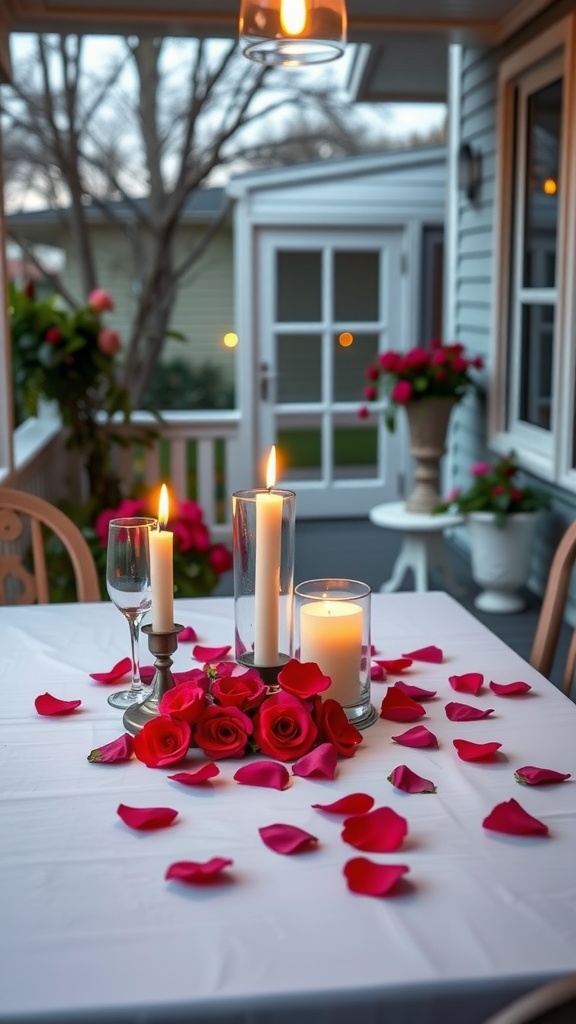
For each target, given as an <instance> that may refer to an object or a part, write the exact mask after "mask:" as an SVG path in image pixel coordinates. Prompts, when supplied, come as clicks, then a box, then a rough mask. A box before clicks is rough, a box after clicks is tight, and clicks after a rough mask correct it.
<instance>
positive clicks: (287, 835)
mask: <svg viewBox="0 0 576 1024" xmlns="http://www.w3.org/2000/svg"><path fill="white" fill-rule="evenodd" d="M258 832H259V833H260V838H261V839H262V842H263V843H265V845H266V846H268V847H269V848H270V849H271V850H274V853H285V854H290V853H298V852H299V851H301V850H307V849H311V848H314V847H316V846H317V845H318V840H317V838H316V836H313V835H311V834H310V832H305V831H304V829H302V828H296V826H295V825H281V824H275V825H265V826H264V827H263V828H259V829H258Z"/></svg>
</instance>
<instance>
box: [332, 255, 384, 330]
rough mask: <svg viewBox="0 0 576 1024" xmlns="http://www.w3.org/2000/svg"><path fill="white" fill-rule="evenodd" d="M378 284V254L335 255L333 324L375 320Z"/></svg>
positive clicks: (378, 307)
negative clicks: (334, 322) (335, 321)
mask: <svg viewBox="0 0 576 1024" xmlns="http://www.w3.org/2000/svg"><path fill="white" fill-rule="evenodd" d="M379 280H380V253H379V252H358V251H356V252H335V253H334V320H338V321H340V322H345V321H346V320H362V321H366V320H378V319H379V309H380V303H379V301H378V300H379Z"/></svg>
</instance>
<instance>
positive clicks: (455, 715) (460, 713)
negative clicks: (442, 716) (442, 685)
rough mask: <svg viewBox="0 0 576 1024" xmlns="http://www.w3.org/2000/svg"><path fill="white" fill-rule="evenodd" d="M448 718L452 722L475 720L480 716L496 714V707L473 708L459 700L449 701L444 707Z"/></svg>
mask: <svg viewBox="0 0 576 1024" xmlns="http://www.w3.org/2000/svg"><path fill="white" fill-rule="evenodd" d="M444 711H445V712H446V718H448V719H449V720H450V721H451V722H475V721H477V720H479V719H480V718H488V717H489V716H490V715H493V714H494V708H485V709H484V710H482V708H473V707H472V706H471V705H470V704H459V703H458V701H455V700H452V701H449V702H448V704H447V705H446V707H445V708H444Z"/></svg>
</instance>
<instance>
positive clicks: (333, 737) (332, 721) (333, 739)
mask: <svg viewBox="0 0 576 1024" xmlns="http://www.w3.org/2000/svg"><path fill="white" fill-rule="evenodd" d="M319 713H320V720H319V728H320V736H321V738H322V739H323V740H325V741H326V742H327V743H332V744H333V746H335V747H336V750H337V751H338V753H339V754H340V755H341V757H354V754H355V753H356V747H357V746H358V744H359V743H362V739H363V736H362V733H361V732H359V731H358V729H357V728H356V726H355V725H352V724H351V722H349V721H348V719H347V717H346V712H345V711H344V708H343V707H342V705H341V704H339V703H338V701H336V700H332V698H331V697H328V699H327V700H325V701H323V702H322V704H321V705H320V709H319Z"/></svg>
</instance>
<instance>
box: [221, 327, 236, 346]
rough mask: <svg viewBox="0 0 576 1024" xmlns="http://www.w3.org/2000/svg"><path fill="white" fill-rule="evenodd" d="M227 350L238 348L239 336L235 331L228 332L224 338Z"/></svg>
mask: <svg viewBox="0 0 576 1024" xmlns="http://www.w3.org/2000/svg"><path fill="white" fill-rule="evenodd" d="M222 341H223V342H224V345H225V347H226V348H236V345H237V344H238V335H237V334H234V332H233V331H228V332H227V333H226V334H225V335H224V337H223V338H222Z"/></svg>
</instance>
